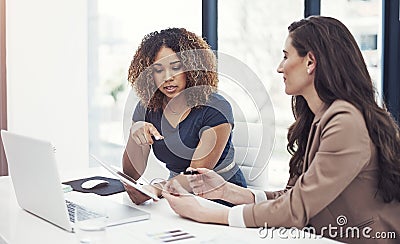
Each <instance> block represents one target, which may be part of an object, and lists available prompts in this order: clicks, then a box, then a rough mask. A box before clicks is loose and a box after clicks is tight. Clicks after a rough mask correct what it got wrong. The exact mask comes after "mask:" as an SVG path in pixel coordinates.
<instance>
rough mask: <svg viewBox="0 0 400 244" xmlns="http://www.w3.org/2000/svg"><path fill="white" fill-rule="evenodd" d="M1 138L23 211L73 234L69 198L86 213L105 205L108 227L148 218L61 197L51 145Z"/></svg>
mask: <svg viewBox="0 0 400 244" xmlns="http://www.w3.org/2000/svg"><path fill="white" fill-rule="evenodd" d="M1 138H2V139H3V145H4V150H5V153H6V157H7V161H8V168H9V173H10V176H11V179H12V182H13V185H14V190H15V194H16V197H17V201H18V204H19V205H20V206H21V208H23V209H25V210H26V211H28V212H30V213H32V214H34V215H36V216H38V217H40V218H42V219H44V220H46V221H48V222H51V223H53V224H55V225H57V226H59V227H61V228H63V229H65V230H67V231H70V232H73V231H74V227H73V226H74V224H73V217H70V214H69V212H68V209H67V205H71V203H70V202H71V201H70V200H71V199H68V198H69V197H72V202H74V201H75V202H77V203H78V204H79V205H83V207H85V208H88V209H95V208H96V207H98V206H99V205H101V204H104V205H106V206H105V208H106V209H107V215H108V221H107V223H108V224H107V225H108V226H113V225H119V224H123V223H129V222H134V221H139V220H145V219H149V218H150V214H149V213H147V212H145V211H142V210H140V209H137V208H134V207H131V206H128V205H124V204H119V203H116V202H113V201H111V200H107V199H105V198H100V200H99V198H97V196H93V195H87V194H75V195H74V194H70V193H67V194H64V192H63V190H62V188H61V182H60V178H59V174H58V170H57V163H56V158H55V155H54V149H53V146H52V145H51V143H49V142H47V141H43V140H38V139H34V138H30V137H26V136H22V135H18V134H15V133H11V132H8V131H5V130H2V131H1ZM71 193H72V192H71ZM69 195H71V196H69ZM77 196H81V197H77ZM66 201H67V202H68V203H66ZM102 208H104V207H102Z"/></svg>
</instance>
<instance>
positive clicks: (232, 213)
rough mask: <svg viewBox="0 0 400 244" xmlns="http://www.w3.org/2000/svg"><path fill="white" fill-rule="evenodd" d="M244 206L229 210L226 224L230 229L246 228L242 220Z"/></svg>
mask: <svg viewBox="0 0 400 244" xmlns="http://www.w3.org/2000/svg"><path fill="white" fill-rule="evenodd" d="M243 209H244V205H237V206H234V207H232V208H231V209H230V210H229V214H228V223H229V226H232V227H246V225H245V223H244V218H243Z"/></svg>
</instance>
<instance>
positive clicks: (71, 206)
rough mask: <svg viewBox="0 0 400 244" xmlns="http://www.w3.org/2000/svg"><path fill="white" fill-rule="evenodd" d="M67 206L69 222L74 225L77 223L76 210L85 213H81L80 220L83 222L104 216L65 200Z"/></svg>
mask: <svg viewBox="0 0 400 244" xmlns="http://www.w3.org/2000/svg"><path fill="white" fill-rule="evenodd" d="M65 204H66V205H67V209H68V214H69V220H70V221H71V222H72V223H75V209H76V208H80V209H82V210H83V211H81V212H80V216H79V218H80V219H81V220H85V219H92V218H97V217H102V216H103V215H101V214H98V213H95V212H93V211H90V210H88V209H85V208H84V207H82V206H80V205H78V204H76V203H73V202H71V201H68V200H65Z"/></svg>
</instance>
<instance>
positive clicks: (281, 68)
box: [276, 62, 283, 73]
mask: <svg viewBox="0 0 400 244" xmlns="http://www.w3.org/2000/svg"><path fill="white" fill-rule="evenodd" d="M276 72H278V73H283V65H282V62H280V63H279V65H278V68H276Z"/></svg>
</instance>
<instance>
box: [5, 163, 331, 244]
mask: <svg viewBox="0 0 400 244" xmlns="http://www.w3.org/2000/svg"><path fill="white" fill-rule="evenodd" d="M90 175H96V174H90ZM90 175H88V174H86V175H84V177H85V176H90ZM97 175H104V176H109V175H108V174H107V173H105V172H104V171H103V172H101V174H97ZM78 177H82V175H80V176H78ZM78 177H75V179H77V178H78ZM63 179H65V180H69V179H73V178H71V177H63ZM67 194H83V193H79V192H70V193H67ZM0 195H1V201H0V244H3V243H9V244H20V243H24V244H25V243H42V244H43V243H57V244H63V243H68V244H70V243H78V241H77V240H76V237H75V235H74V234H73V233H68V232H66V231H64V230H62V229H60V228H59V227H57V226H55V225H52V224H50V223H48V222H46V221H44V220H42V219H40V218H38V217H35V216H34V215H32V214H30V213H28V212H26V211H24V210H23V209H21V208H20V207H19V205H18V203H17V200H16V197H15V194H14V189H13V186H12V182H11V178H10V177H8V176H3V177H0ZM85 197H100V196H97V195H94V194H85ZM106 198H108V199H111V200H114V201H116V202H120V203H124V204H127V205H131V206H135V207H137V208H140V209H142V210H145V211H147V212H149V213H151V218H150V219H149V220H145V221H139V222H134V223H129V224H124V225H120V226H113V227H108V228H107V240H108V241H107V243H121V244H123V243H130V244H131V243H140V242H141V243H157V242H156V241H154V240H153V239H151V238H150V237H149V236H148V234H154V233H159V232H162V231H167V230H173V229H181V230H183V231H185V232H188V233H190V234H192V235H194V236H195V238H194V239H187V240H183V241H176V242H173V243H257V242H260V243H266V242H268V241H271V236H272V235H273V240H274V243H275V242H276V241H287V239H285V238H284V237H282V235H280V234H279V233H277V230H275V231H273V232H272V231H270V233H269V235H268V237H266V238H265V239H263V238H260V236H259V229H257V228H248V229H246V228H234V227H229V226H222V225H214V224H201V223H196V222H194V221H191V220H187V219H183V218H181V217H179V216H178V215H176V214H175V213H174V212H173V211H172V209H171V208H170V207H169V205H168V202H167V201H166V200H165V199H161V200H160V201H158V202H151V201H149V202H148V203H146V204H143V205H140V206H136V205H134V204H133V203H132V202H131V201H130V199H129V197H128V196H127V194H126V193H125V192H124V193H119V194H114V195H111V196H107V197H106ZM201 201H202V202H203V201H204V204H208V203H207V202H208V201H207V200H201ZM290 241H293V242H296V243H308V242H310V241H317V242H318V243H321V242H322V243H334V241H332V240H329V239H325V238H323V239H320V238H317V239H314V237H310V236H309V235H308V234H306V238H303V239H290Z"/></svg>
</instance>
